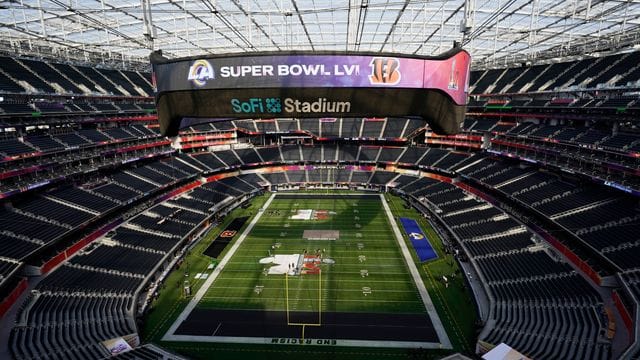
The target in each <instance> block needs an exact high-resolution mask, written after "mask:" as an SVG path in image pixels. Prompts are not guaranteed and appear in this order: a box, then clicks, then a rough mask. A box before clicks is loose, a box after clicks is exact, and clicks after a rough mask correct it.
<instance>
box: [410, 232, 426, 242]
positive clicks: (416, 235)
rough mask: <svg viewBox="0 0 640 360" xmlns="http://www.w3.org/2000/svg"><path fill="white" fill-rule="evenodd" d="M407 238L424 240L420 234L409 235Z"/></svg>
mask: <svg viewBox="0 0 640 360" xmlns="http://www.w3.org/2000/svg"><path fill="white" fill-rule="evenodd" d="M409 237H410V238H412V239H413V240H422V239H424V236H422V234H420V233H415V232H412V233H410V234H409Z"/></svg>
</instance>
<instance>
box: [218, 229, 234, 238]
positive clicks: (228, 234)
mask: <svg viewBox="0 0 640 360" xmlns="http://www.w3.org/2000/svg"><path fill="white" fill-rule="evenodd" d="M236 233H237V232H236V231H235V230H225V231H223V232H221V233H220V237H221V238H230V237H233V236H234V235H235V234H236Z"/></svg>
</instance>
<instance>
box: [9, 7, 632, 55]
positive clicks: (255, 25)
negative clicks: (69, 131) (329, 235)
mask: <svg viewBox="0 0 640 360" xmlns="http://www.w3.org/2000/svg"><path fill="white" fill-rule="evenodd" d="M454 41H457V42H460V43H462V45H463V47H464V48H465V49H467V50H468V51H469V52H470V53H471V55H472V58H473V64H474V65H473V66H474V68H485V67H494V66H505V65H509V64H514V63H522V62H538V61H543V60H549V59H558V58H565V57H568V56H575V55H581V54H591V53H597V52H603V51H609V52H611V51H613V52H615V51H625V50H628V49H638V48H640V45H639V44H640V0H626V1H625V0H606V1H603V0H568V1H564V0H452V1H442V0H422V1H413V0H411V1H410V0H342V1H339V0H9V1H4V2H0V50H2V51H4V52H5V53H13V54H18V55H24V56H40V57H47V58H51V57H53V58H57V59H63V60H66V61H85V62H92V63H96V64H99V63H109V64H112V65H113V64H116V65H117V64H118V63H121V64H122V65H124V66H127V65H129V66H132V65H135V64H136V63H137V64H147V63H148V60H147V59H148V58H147V56H148V54H149V51H150V50H151V49H162V50H163V52H164V55H165V56H167V57H170V58H171V57H180V56H190V55H199V54H210V53H213V54H216V53H251V52H254V51H286V50H312V51H314V50H315V51H317V50H337V51H373V52H400V53H406V54H416V55H434V54H438V53H441V52H444V51H446V50H448V49H450V48H451V47H452V45H453V42H454Z"/></svg>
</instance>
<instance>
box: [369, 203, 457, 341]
mask: <svg viewBox="0 0 640 360" xmlns="http://www.w3.org/2000/svg"><path fill="white" fill-rule="evenodd" d="M380 201H381V202H382V206H383V207H384V211H385V213H386V214H387V218H388V219H389V224H391V229H392V230H393V233H394V234H395V236H396V240H398V245H399V246H400V250H401V252H402V255H403V257H404V259H405V261H406V263H407V266H408V267H409V272H410V273H411V277H413V281H415V283H416V286H417V287H418V293H419V294H420V297H421V298H422V302H423V303H424V306H425V308H426V309H427V313H428V314H429V317H430V318H431V323H432V324H433V327H434V329H435V330H436V333H437V334H438V338H439V339H440V343H441V344H442V347H443V348H445V349H451V348H452V346H451V342H450V341H449V337H448V336H447V332H446V331H445V330H444V326H443V325H442V322H441V321H440V317H439V316H438V312H437V311H436V308H435V307H434V306H433V302H432V301H431V297H430V296H429V292H428V291H427V288H426V287H425V286H424V282H423V281H422V277H421V276H420V273H419V272H418V268H416V264H414V263H413V258H412V257H411V253H410V252H409V249H408V248H407V244H406V243H405V241H404V238H403V237H402V233H401V232H400V229H398V224H397V223H396V221H395V219H394V218H393V214H392V213H391V209H390V208H389V204H387V199H386V198H385V197H384V195H383V194H380Z"/></svg>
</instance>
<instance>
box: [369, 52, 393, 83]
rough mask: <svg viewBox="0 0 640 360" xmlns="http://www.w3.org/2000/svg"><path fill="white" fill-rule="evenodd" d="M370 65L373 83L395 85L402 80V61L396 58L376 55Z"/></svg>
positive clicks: (370, 80)
mask: <svg viewBox="0 0 640 360" xmlns="http://www.w3.org/2000/svg"><path fill="white" fill-rule="evenodd" d="M369 66H371V75H369V82H370V83H371V84H372V85H395V84H397V83H398V82H399V81H400V61H399V60H398V59H396V58H384V57H374V58H373V59H371V62H370V63H369Z"/></svg>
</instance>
